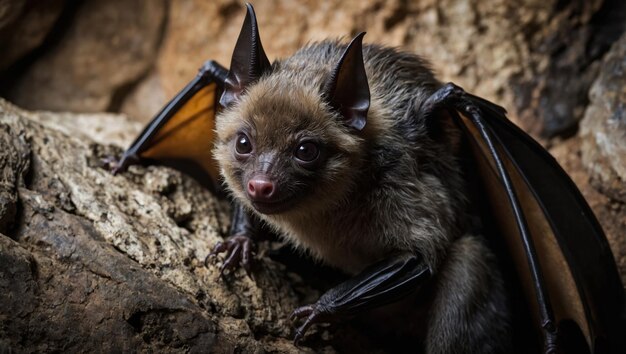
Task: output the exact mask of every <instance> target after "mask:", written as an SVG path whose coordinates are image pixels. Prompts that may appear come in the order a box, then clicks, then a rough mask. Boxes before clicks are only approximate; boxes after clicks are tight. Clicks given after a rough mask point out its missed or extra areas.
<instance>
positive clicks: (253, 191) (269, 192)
mask: <svg viewBox="0 0 626 354" xmlns="http://www.w3.org/2000/svg"><path fill="white" fill-rule="evenodd" d="M275 192H276V188H275V186H274V183H272V181H270V180H269V179H268V178H267V177H264V176H257V177H253V178H251V179H250V180H249V181H248V196H249V197H250V199H252V200H253V201H271V200H272V199H273V198H274V195H275V194H276V193H275Z"/></svg>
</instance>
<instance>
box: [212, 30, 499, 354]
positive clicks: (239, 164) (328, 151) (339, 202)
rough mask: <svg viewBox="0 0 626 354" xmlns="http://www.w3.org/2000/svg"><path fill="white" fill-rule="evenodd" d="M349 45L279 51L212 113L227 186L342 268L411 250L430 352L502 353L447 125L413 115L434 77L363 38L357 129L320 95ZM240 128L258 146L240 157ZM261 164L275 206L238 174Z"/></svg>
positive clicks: (481, 252) (486, 255) (491, 290)
mask: <svg viewBox="0 0 626 354" xmlns="http://www.w3.org/2000/svg"><path fill="white" fill-rule="evenodd" d="M345 49H346V45H344V44H340V43H339V42H330V41H329V42H322V43H317V44H312V45H310V46H308V47H306V48H303V49H301V50H300V51H298V52H297V53H296V54H295V55H293V56H292V57H290V58H287V59H284V60H279V61H276V62H275V63H274V64H272V71H271V73H269V74H265V75H263V76H261V77H260V78H259V80H258V81H257V82H255V83H254V84H253V85H250V86H249V87H247V88H246V91H245V94H243V95H242V96H241V98H240V99H239V101H238V102H237V103H236V104H234V105H232V106H230V107H229V108H227V109H225V110H224V111H223V112H222V113H221V114H220V115H219V117H218V119H217V135H218V143H217V144H216V148H215V151H214V153H215V156H216V158H217V160H218V161H219V162H220V166H221V172H222V175H223V177H224V179H225V182H226V185H227V187H228V189H229V190H230V191H231V192H232V194H233V195H234V197H235V198H236V199H237V200H238V201H239V202H240V203H242V204H243V205H244V206H245V207H246V208H247V209H248V210H250V212H253V213H256V214H257V215H258V216H259V217H261V218H262V219H263V220H265V221H266V222H267V223H268V224H269V225H270V226H271V227H273V228H274V229H275V230H276V231H277V233H279V234H280V235H282V236H284V237H285V238H286V239H287V240H288V241H289V242H291V243H292V244H293V245H295V246H296V247H297V248H299V249H301V250H304V251H306V252H309V253H310V254H311V255H313V256H314V257H315V258H317V259H319V260H321V261H323V262H325V263H327V264H329V265H332V266H335V267H337V268H339V269H341V270H343V271H345V272H348V273H351V274H357V273H359V272H361V271H362V270H363V269H365V268H366V267H367V266H369V265H371V264H373V263H375V262H377V261H379V260H381V259H385V258H388V257H393V256H394V255H398V254H405V253H411V254H419V255H420V256H421V257H423V260H424V262H425V263H426V265H427V266H428V268H429V269H430V270H431V272H432V274H433V275H434V276H433V278H432V280H431V281H430V284H429V287H431V289H432V290H433V292H434V298H433V300H432V302H431V303H430V304H429V306H430V309H429V310H428V314H429V315H428V318H427V319H423V318H416V319H415V321H427V326H426V328H427V330H426V333H425V334H424V335H425V338H423V342H424V345H425V347H426V349H427V352H431V353H450V352H459V353H460V352H500V351H503V350H504V348H505V346H506V344H505V343H506V342H507V340H506V338H507V335H508V333H507V331H508V321H509V320H508V312H507V311H508V310H507V306H506V299H505V296H504V290H503V286H502V279H501V277H500V274H499V273H498V271H497V267H496V266H495V264H494V259H493V256H492V255H491V252H490V251H489V249H488V248H487V247H486V246H485V245H484V242H483V240H482V239H481V238H480V237H479V236H473V235H470V233H469V231H468V230H469V226H468V221H467V220H466V219H467V217H466V215H468V201H467V200H466V198H465V197H464V196H465V195H466V191H465V188H466V186H465V185H464V181H463V176H462V172H461V169H460V167H459V164H458V162H457V160H456V158H455V155H456V151H455V150H456V148H457V146H456V144H455V136H456V132H455V130H454V129H455V128H454V127H451V126H444V125H441V129H443V130H444V131H445V134H432V132H431V130H430V128H429V125H428V124H427V118H428V117H424V116H420V115H419V114H418V110H419V108H420V105H421V103H422V102H424V100H426V99H427V98H428V97H430V95H432V94H433V93H434V92H435V91H436V90H437V89H438V88H439V87H440V86H441V84H440V83H439V82H438V81H437V80H436V79H435V78H434V76H433V74H432V72H431V71H430V69H429V68H428V66H427V64H426V63H425V62H424V61H423V60H422V59H421V58H419V57H417V56H414V55H410V54H406V53H401V52H398V51H396V50H394V49H389V48H384V47H379V46H364V48H363V58H364V64H365V70H366V72H367V79H368V83H369V87H370V92H371V104H370V107H369V112H368V114H367V124H366V126H365V128H364V129H363V130H361V131H355V130H354V129H351V128H350V127H348V126H346V125H345V124H343V123H342V117H341V115H340V114H339V113H338V112H336V111H335V110H333V109H332V107H330V105H329V104H328V103H327V99H326V97H324V85H325V83H326V81H327V80H328V78H329V76H330V75H331V71H332V69H333V66H334V65H335V63H336V62H337V61H338V60H339V59H340V57H341V55H342V53H343V52H344V51H345ZM437 124H439V123H437ZM242 132H244V133H245V134H246V135H247V136H248V137H249V138H250V140H251V141H252V146H253V149H254V150H253V151H252V153H251V154H250V156H249V157H248V158H246V159H240V158H239V159H238V158H236V157H235V153H234V149H235V141H236V140H237V137H238V136H239V134H241V133H242ZM307 139H308V140H311V141H315V142H316V144H318V145H319V146H320V147H321V152H320V153H321V154H322V155H323V156H322V157H323V158H322V159H321V160H322V162H321V163H320V164H319V166H315V168H310V169H306V168H302V167H300V166H298V165H297V164H295V163H294V162H293V159H292V155H293V150H294V148H295V146H297V144H298V142H299V141H307ZM259 173H262V174H263V175H267V176H270V177H271V178H272V180H273V181H275V184H276V186H277V189H278V192H279V193H281V194H280V197H279V200H280V201H281V203H283V204H284V208H282V210H280V211H279V212H276V213H274V212H272V213H263V212H261V213H259V212H258V210H257V209H258V208H257V207H256V206H255V205H254V203H252V202H251V201H250V200H249V198H248V197H247V195H246V183H247V181H248V180H250V179H251V178H253V176H255V175H257V174H259Z"/></svg>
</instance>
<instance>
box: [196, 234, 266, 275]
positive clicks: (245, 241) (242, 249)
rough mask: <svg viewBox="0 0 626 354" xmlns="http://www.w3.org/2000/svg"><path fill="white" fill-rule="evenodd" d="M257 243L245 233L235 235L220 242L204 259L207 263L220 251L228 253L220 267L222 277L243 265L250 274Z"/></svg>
mask: <svg viewBox="0 0 626 354" xmlns="http://www.w3.org/2000/svg"><path fill="white" fill-rule="evenodd" d="M255 249H256V245H255V244H254V241H253V240H252V239H251V238H250V237H248V236H244V235H234V236H231V237H229V238H228V239H227V240H225V241H224V242H218V243H217V244H216V245H215V247H213V250H212V251H211V253H209V255H208V256H207V257H206V259H205V260H204V263H205V265H207V266H208V264H209V263H210V262H211V260H212V259H214V258H215V257H217V255H218V254H220V253H226V257H225V259H224V263H222V266H221V267H220V277H223V276H225V274H228V273H229V272H230V271H232V270H234V269H236V268H237V267H239V266H241V267H242V268H243V269H244V270H245V271H246V273H247V274H248V275H250V274H251V273H250V269H251V266H252V260H253V258H254V254H255Z"/></svg>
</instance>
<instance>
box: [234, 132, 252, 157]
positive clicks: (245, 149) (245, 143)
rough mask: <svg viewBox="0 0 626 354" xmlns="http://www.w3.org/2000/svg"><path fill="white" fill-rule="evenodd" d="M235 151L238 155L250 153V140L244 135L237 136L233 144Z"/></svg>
mask: <svg viewBox="0 0 626 354" xmlns="http://www.w3.org/2000/svg"><path fill="white" fill-rule="evenodd" d="M235 150H237V153H238V154H241V155H247V154H249V153H250V152H251V151H252V144H251V143H250V138H248V136H247V135H246V134H243V133H241V134H239V135H238V136H237V143H236V144H235Z"/></svg>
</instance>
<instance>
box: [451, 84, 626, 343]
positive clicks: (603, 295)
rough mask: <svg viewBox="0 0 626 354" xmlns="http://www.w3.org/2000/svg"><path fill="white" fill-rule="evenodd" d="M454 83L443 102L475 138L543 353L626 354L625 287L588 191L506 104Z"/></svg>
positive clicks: (474, 146)
mask: <svg viewBox="0 0 626 354" xmlns="http://www.w3.org/2000/svg"><path fill="white" fill-rule="evenodd" d="M450 85H451V84H448V85H447V86H450ZM454 88H455V89H456V90H457V92H456V94H449V95H448V98H444V101H445V100H448V101H449V102H448V104H446V106H447V107H448V108H449V107H453V108H454V109H455V112H453V114H452V116H453V118H454V119H455V120H456V122H457V123H458V125H460V126H461V127H462V130H463V131H464V132H465V136H466V137H467V140H468V141H469V145H470V147H471V155H472V156H473V159H474V166H476V168H477V171H476V172H477V173H478V174H479V175H480V180H481V181H482V183H483V186H484V188H483V189H482V190H483V191H485V192H486V193H485V194H486V195H484V196H482V198H484V199H487V200H488V204H489V206H490V208H489V209H490V211H491V214H492V215H493V216H494V218H492V219H491V220H495V221H496V224H497V225H496V228H497V230H498V233H499V234H500V235H501V236H502V238H504V239H505V242H504V243H505V249H507V250H508V256H510V257H511V259H512V263H513V264H514V267H515V271H516V273H517V276H518V277H519V279H520V280H521V288H522V290H523V293H524V295H525V296H524V297H525V298H526V303H527V305H528V306H529V307H530V312H531V321H533V322H534V323H535V324H536V328H537V330H538V333H541V334H542V337H543V338H542V341H543V343H544V344H543V346H544V351H545V352H552V351H555V350H556V351H558V352H572V351H567V348H574V349H575V352H576V353H578V352H582V353H584V352H591V353H604V352H610V353H625V352H626V351H625V349H624V337H625V335H626V326H625V325H624V324H625V323H626V320H625V318H626V316H625V314H626V306H625V295H624V288H623V286H622V283H621V280H620V278H619V274H618V271H617V267H616V265H615V261H614V259H613V255H612V253H611V250H610V248H609V244H608V242H607V240H606V237H605V235H604V233H603V231H602V229H601V227H600V225H599V223H598V221H597V220H596V218H595V216H594V214H593V212H592V211H591V209H590V207H589V206H588V205H587V203H586V202H585V200H584V198H583V197H582V195H581V193H580V192H579V190H578V189H577V188H576V186H575V185H574V183H573V182H572V180H571V179H570V178H569V177H568V175H567V174H566V173H565V172H564V171H563V169H562V168H561V167H560V166H559V165H558V163H557V162H556V161H555V159H554V158H553V157H552V156H551V155H550V154H549V153H548V152H547V151H546V150H545V149H544V148H543V147H542V146H541V145H539V144H538V143H537V142H536V141H534V140H533V139H532V138H531V137H529V136H528V135H527V134H526V133H524V132H523V131H522V130H521V129H519V128H518V127H516V126H515V125H514V124H513V123H511V122H510V121H509V120H508V119H507V118H506V117H505V110H504V109H503V108H501V107H499V106H496V105H494V104H493V103H490V102H488V101H486V100H484V99H482V98H479V97H476V96H473V95H470V94H467V93H464V92H462V93H461V94H459V92H458V90H461V89H460V88H458V87H454ZM452 91H454V90H452ZM444 96H445V95H444ZM440 98H441V97H440ZM454 113H458V114H454ZM491 220H490V221H491ZM585 343H586V345H585ZM557 348H558V350H557ZM582 348H587V349H582Z"/></svg>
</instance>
